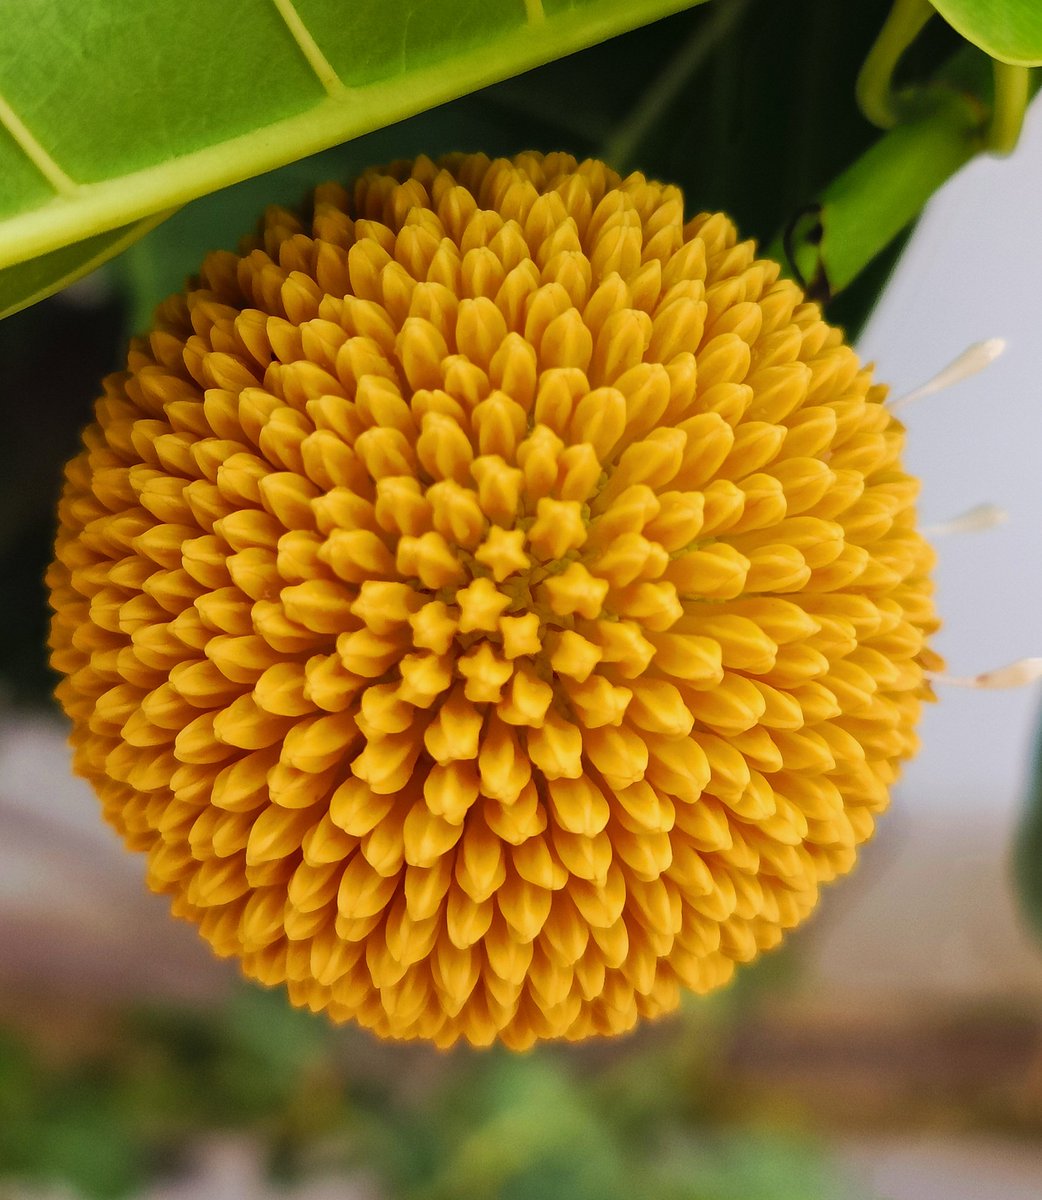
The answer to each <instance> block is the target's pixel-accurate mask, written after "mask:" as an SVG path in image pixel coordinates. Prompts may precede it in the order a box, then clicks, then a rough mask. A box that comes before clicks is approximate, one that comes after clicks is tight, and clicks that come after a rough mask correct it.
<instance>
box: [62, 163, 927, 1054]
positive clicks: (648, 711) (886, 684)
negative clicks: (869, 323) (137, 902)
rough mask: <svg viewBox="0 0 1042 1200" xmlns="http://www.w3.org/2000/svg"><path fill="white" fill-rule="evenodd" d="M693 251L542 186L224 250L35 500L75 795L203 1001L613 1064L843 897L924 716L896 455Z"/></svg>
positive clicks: (749, 277) (911, 556)
mask: <svg viewBox="0 0 1042 1200" xmlns="http://www.w3.org/2000/svg"><path fill="white" fill-rule="evenodd" d="M884 397H885V389H884V388H883V387H881V386H879V385H877V384H873V383H872V381H871V376H870V372H869V370H868V369H867V368H865V367H862V366H861V365H860V363H859V361H858V359H857V357H856V356H855V354H854V352H853V351H852V350H851V349H850V348H849V347H848V346H846V345H845V344H844V343H843V340H842V337H841V335H840V333H839V331H837V330H835V329H832V328H830V327H829V326H828V325H826V324H825V323H824V322H823V320H822V318H821V313H820V311H819V309H818V307H817V306H816V305H814V304H811V303H807V302H806V301H805V300H804V298H803V296H802V294H801V292H800V290H799V289H798V287H797V286H796V285H795V284H794V283H792V282H789V281H787V280H782V279H779V267H778V265H777V264H776V263H773V262H769V261H764V260H762V259H757V258H756V255H755V250H754V247H753V245H752V243H750V242H741V241H739V240H738V239H737V235H736V233H735V230H734V228H733V226H732V225H731V223H730V222H729V221H728V220H727V218H726V217H724V216H721V215H719V214H718V215H706V214H703V215H701V216H697V217H695V218H694V219H692V220H689V221H687V222H685V219H684V212H683V197H682V195H681V193H680V192H679V190H678V189H677V188H675V187H669V186H664V185H661V184H657V183H653V182H649V181H648V180H646V179H645V178H644V177H643V176H641V175H639V174H634V175H631V176H629V177H628V178H626V179H620V178H619V177H618V176H617V175H615V174H614V173H613V172H612V171H610V170H609V169H608V168H607V167H605V166H604V165H603V164H601V163H598V162H583V163H577V162H576V161H575V160H574V159H573V158H571V157H569V156H568V155H564V154H552V155H548V156H546V157H543V156H541V155H538V154H523V155H520V156H518V157H517V158H515V159H513V160H511V161H508V160H505V159H500V160H496V161H490V160H489V159H488V158H486V157H484V156H483V155H466V156H464V155H457V156H452V157H449V158H446V159H443V160H441V161H440V162H438V163H435V162H432V161H430V160H429V159H426V158H421V159H418V160H417V161H416V162H414V163H400V164H396V165H394V166H392V167H389V168H387V169H384V170H371V171H368V172H366V173H365V174H364V175H363V176H362V177H361V178H360V179H359V180H358V181H357V183H356V184H355V185H354V188H353V189H352V190H351V191H345V189H344V188H342V187H340V186H338V185H336V184H327V185H325V186H323V187H320V188H318V189H317V191H316V192H315V194H314V197H313V202H312V204H311V207H310V208H309V210H308V211H307V213H306V214H305V215H304V216H300V215H297V214H294V213H291V212H288V211H286V210H284V209H280V208H279V209H271V210H269V211H268V213H267V215H266V217H265V220H264V224H263V229H262V231H261V233H260V234H259V236H258V237H257V239H255V240H254V241H252V242H250V243H248V244H247V245H246V246H245V247H244V248H243V250H242V253H241V254H239V255H235V254H230V253H217V254H213V255H211V256H210V257H209V258H207V260H206V261H205V262H204V264H203V266H202V270H201V273H200V276H199V278H198V280H197V281H193V282H192V283H191V284H190V286H189V287H188V289H187V290H186V291H185V292H184V293H183V294H179V295H176V296H173V297H171V298H170V299H169V300H168V301H166V302H165V303H164V304H163V305H162V306H161V307H160V309H159V310H158V312H157V315H156V320H155V327H154V329H153V331H152V332H151V333H150V334H149V335H148V336H147V337H146V338H143V339H140V340H138V341H135V342H134V344H133V346H132V349H131V351H130V354H129V358H128V362H127V369H126V370H125V371H124V372H122V373H120V374H118V375H113V376H110V377H109V378H108V379H107V380H106V381H105V385H104V395H103V397H102V398H101V399H100V400H99V401H98V404H97V408H96V421H95V423H94V424H93V425H92V426H91V427H90V428H89V429H88V431H87V433H86V435H85V449H84V451H83V452H82V453H81V454H80V455H79V457H78V458H76V459H75V460H74V461H73V462H72V463H71V464H70V465H69V467H68V470H67V481H66V486H65V492H64V496H63V498H62V501H61V506H60V531H59V535H58V543H57V561H56V562H55V564H54V566H53V567H52V569H51V572H50V576H49V582H50V586H51V589H52V602H53V606H54V610H55V617H54V622H53V632H52V646H53V662H54V665H55V666H56V668H57V669H58V670H60V671H61V672H62V673H63V674H64V675H65V679H64V681H63V682H62V683H61V684H60V686H59V689H58V695H59V697H60V699H61V702H62V704H63V705H64V707H65V709H66V711H67V713H68V714H69V716H70V718H71V720H72V724H73V733H72V741H73V745H74V747H75V765H76V769H77V770H78V771H79V772H80V773H82V774H83V775H84V776H86V777H87V778H88V779H89V780H90V781H91V782H92V783H93V785H94V787H95V788H96V789H97V792H98V794H99V796H100V797H101V801H102V804H103V808H104V813H105V816H106V817H107V818H108V820H109V821H110V822H111V823H112V824H113V825H114V826H115V827H116V828H117V829H118V830H119V831H120V833H121V834H122V835H123V837H124V839H125V841H126V844H127V845H128V846H129V847H130V848H132V849H134V850H141V851H144V852H146V853H147V855H148V881H149V884H150V886H151V887H152V888H154V889H155V890H157V891H160V892H165V893H168V894H170V895H171V896H172V897H173V910H174V912H175V913H177V914H178V915H180V916H183V917H186V918H188V919H190V920H192V921H194V922H196V923H197V924H198V925H199V928H200V930H201V932H202V934H203V936H204V937H205V938H206V939H207V940H208V941H209V942H210V943H211V945H212V946H213V947H214V949H215V950H216V951H217V953H218V954H222V955H236V956H238V957H239V958H240V959H241V961H242V964H243V967H244V969H245V971H246V973H247V974H248V975H251V976H253V977H255V978H257V979H259V980H262V981H264V982H265V983H268V984H276V983H281V982H283V981H285V982H286V984H287V986H288V989H289V994H290V996H291V997H292V999H293V1000H294V1001H295V1002H297V1003H299V1004H303V1005H308V1006H310V1007H311V1008H313V1009H316V1010H319V1009H325V1010H326V1011H328V1013H329V1014H330V1016H331V1017H332V1018H333V1019H334V1020H347V1019H354V1020H357V1021H359V1022H360V1023H361V1024H363V1025H365V1026H368V1027H370V1028H372V1029H374V1030H375V1031H376V1032H377V1033H380V1034H382V1035H385V1036H390V1037H397V1038H415V1037H419V1038H428V1039H432V1040H434V1041H435V1042H437V1043H438V1044H440V1045H448V1044H450V1043H452V1042H454V1041H455V1040H457V1039H458V1038H461V1037H462V1038H466V1039H468V1040H469V1041H471V1042H474V1043H480V1044H484V1043H489V1042H492V1041H494V1040H495V1039H497V1038H499V1039H502V1040H503V1041H504V1042H506V1043H507V1044H508V1045H511V1046H514V1047H524V1046H528V1045H530V1044H531V1043H532V1042H534V1041H535V1040H537V1039H540V1038H550V1037H566V1038H572V1039H577V1038H584V1037H587V1036H589V1035H593V1034H613V1033H618V1032H620V1031H622V1030H626V1029H629V1028H630V1027H632V1026H633V1025H634V1023H635V1022H636V1021H637V1020H638V1018H640V1017H653V1016H656V1015H658V1014H660V1013H663V1012H667V1011H669V1010H671V1009H672V1008H674V1007H675V1006H676V1004H677V1002H678V998H679V992H680V989H681V988H690V989H694V990H695V991H698V992H705V991H708V990H710V989H712V988H715V987H718V986H719V985H721V984H723V983H724V982H725V981H726V980H728V979H729V978H730V976H731V974H732V971H733V970H734V966H735V964H736V963H740V962H746V961H748V960H750V959H752V958H754V957H755V956H756V954H757V953H758V952H759V951H761V950H765V949H767V948H769V947H772V946H774V945H776V944H777V943H778V942H779V940H780V939H781V938H782V936H783V934H784V932H785V930H787V929H790V928H792V927H793V926H795V925H796V924H797V923H798V922H799V921H800V920H802V919H803V918H804V917H805V916H806V915H807V914H808V913H809V912H810V911H811V909H812V908H813V907H814V905H815V902H816V900H817V897H818V890H819V885H820V884H821V883H823V882H825V881H827V880H830V879H832V878H833V877H835V876H836V875H839V874H842V873H844V872H846V871H848V870H849V869H850V867H851V866H852V864H853V862H854V858H855V850H856V847H857V846H858V844H859V843H861V842H863V841H864V840H865V839H866V838H867V837H869V835H870V834H871V832H872V828H873V822H874V819H875V816H876V814H877V813H878V812H879V811H880V810H881V809H883V808H884V807H885V805H886V803H887V796H888V789H889V787H890V785H891V784H892V783H893V781H894V779H895V777H896V775H897V772H898V769H899V765H900V763H901V762H902V760H904V759H905V758H907V757H908V756H909V755H910V754H911V753H912V752H913V750H914V749H915V744H916V743H915V734H914V732H913V727H914V725H915V721H916V718H917V715H918V711H919V706H920V701H921V700H922V699H923V698H925V697H928V696H929V695H930V689H929V684H928V679H927V676H926V674H925V672H926V669H927V668H932V667H934V666H936V665H937V660H936V659H935V657H933V656H932V655H931V653H930V651H928V650H927V649H926V648H925V646H924V640H925V637H926V636H927V635H928V634H929V633H930V632H932V631H933V630H934V628H935V626H936V621H935V618H934V615H933V611H932V607H931V602H930V591H931V587H930V583H929V579H928V571H929V568H930V565H931V561H932V558H931V551H930V550H929V548H928V547H927V545H926V543H925V542H924V540H923V539H922V538H921V536H920V535H919V534H918V533H917V531H916V528H915V513H914V507H913V504H914V498H915V494H916V487H917V485H916V482H915V481H914V480H913V479H911V478H909V476H908V475H906V474H905V473H904V472H903V471H902V469H901V465H900V454H901V450H902V444H903V437H904V435H903V428H902V426H901V425H900V423H899V422H898V421H897V419H896V418H894V417H893V416H892V415H891V414H890V413H889V412H888V410H887V409H886V408H885V407H884V406H883V403H882V402H883V399H884Z"/></svg>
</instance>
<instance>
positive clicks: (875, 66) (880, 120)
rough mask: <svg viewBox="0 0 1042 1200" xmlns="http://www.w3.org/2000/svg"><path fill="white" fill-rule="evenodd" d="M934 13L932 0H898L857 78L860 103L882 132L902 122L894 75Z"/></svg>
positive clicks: (864, 111) (858, 100) (863, 110)
mask: <svg viewBox="0 0 1042 1200" xmlns="http://www.w3.org/2000/svg"><path fill="white" fill-rule="evenodd" d="M933 13H934V7H933V5H932V4H930V3H929V0H894V7H893V8H892V9H891V10H890V15H889V16H888V17H887V19H886V23H885V24H884V25H883V28H882V29H881V30H880V33H879V37H878V38H876V41H875V44H874V45H873V46H872V49H871V50H870V51H869V52H868V57H867V58H866V59H865V65H864V66H863V67H862V68H861V73H860V74H859V75H858V77H857V84H856V94H857V102H858V105H859V106H860V108H861V111H862V112H863V113H864V114H865V116H866V117H867V118H868V119H869V120H870V121H871V122H872V124H873V125H878V126H879V128H880V129H892V128H893V127H894V126H895V125H896V124H897V123H898V121H899V119H900V112H899V105H898V102H897V97H896V96H895V94H894V87H893V84H894V71H895V70H896V69H897V64H898V63H899V62H900V61H901V56H902V55H903V54H904V52H905V51H906V50H907V49H908V47H909V46H910V45H911V44H912V42H914V41H915V39H916V38H917V37H918V36H919V33H920V31H921V30H922V28H923V26H924V25H925V24H926V22H927V21H928V20H929V19H930V17H932V16H933Z"/></svg>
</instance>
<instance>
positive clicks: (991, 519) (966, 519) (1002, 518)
mask: <svg viewBox="0 0 1042 1200" xmlns="http://www.w3.org/2000/svg"><path fill="white" fill-rule="evenodd" d="M1008 520H1009V513H1008V512H1006V510H1005V509H1004V508H999V506H998V505H997V504H978V505H976V506H975V507H974V508H969V509H967V510H966V512H964V513H960V514H959V515H958V516H957V517H952V519H951V520H950V521H942V522H941V523H940V524H939V525H924V526H923V530H922V531H923V533H925V534H926V536H927V537H938V536H943V535H944V534H946V533H982V532H984V531H985V530H988V529H994V528H995V527H996V526H998V525H1004V524H1005V523H1006V522H1007V521H1008Z"/></svg>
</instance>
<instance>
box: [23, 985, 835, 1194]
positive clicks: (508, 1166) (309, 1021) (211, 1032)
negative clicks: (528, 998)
mask: <svg viewBox="0 0 1042 1200" xmlns="http://www.w3.org/2000/svg"><path fill="white" fill-rule="evenodd" d="M734 1036H735V1031H734V1028H733V1027H732V1009H731V1006H730V1005H729V1003H728V1000H727V997H726V996H724V997H717V998H715V999H713V1000H711V1001H709V1002H708V1003H703V1004H699V1005H698V1006H696V1007H693V1008H692V1010H691V1011H690V1012H689V1013H688V1014H687V1015H686V1016H684V1017H681V1018H678V1019H676V1020H673V1021H671V1022H669V1023H667V1024H665V1025H663V1026H660V1027H658V1028H657V1029H653V1030H646V1031H644V1034H643V1035H641V1036H640V1037H638V1038H635V1039H631V1040H627V1041H623V1042H621V1043H616V1044H614V1045H611V1046H604V1045H600V1046H589V1047H584V1048H578V1049H576V1048H564V1047H549V1048H547V1047H544V1048H543V1049H542V1050H540V1051H538V1052H536V1053H533V1054H530V1055H521V1056H519V1055H511V1054H509V1053H507V1052H505V1051H500V1050H495V1051H491V1052H473V1051H469V1050H467V1049H465V1048H461V1049H459V1050H457V1051H455V1052H454V1053H452V1054H451V1055H448V1056H445V1055H442V1054H439V1053H438V1052H436V1051H434V1050H432V1049H430V1048H428V1047H403V1046H395V1045H389V1044H386V1043H379V1042H376V1041H375V1040H374V1039H372V1038H371V1037H369V1036H368V1035H365V1034H361V1033H359V1032H358V1031H357V1030H353V1029H349V1028H348V1029H340V1030H337V1029H335V1028H333V1027H332V1026H331V1025H329V1023H328V1022H327V1021H325V1020H324V1019H320V1018H315V1017H312V1016H310V1014H307V1013H301V1012H298V1011H296V1010H293V1009H291V1008H290V1007H289V1005H288V1003H287V1002H286V1000H285V999H284V997H283V996H282V994H281V993H280V992H265V991H262V990H260V989H257V988H253V987H246V986H244V987H242V988H241V989H239V990H237V991H236V993H235V994H234V995H233V997H232V998H231V1000H230V1001H228V1002H227V1003H225V1004H223V1005H221V1006H219V1007H217V1008H214V1009H210V1010H209V1011H202V1010H196V1009H193V1010H168V1009H153V1010H148V1011H141V1012H137V1013H135V1014H132V1015H130V1016H129V1017H127V1018H126V1019H124V1020H122V1021H120V1022H119V1023H118V1024H117V1025H116V1026H115V1027H114V1028H113V1029H112V1030H111V1031H110V1035H109V1044H108V1045H107V1046H105V1045H102V1046H99V1047H98V1048H96V1049H95V1050H93V1051H92V1052H90V1053H89V1054H82V1053H81V1054H73V1055H72V1056H71V1057H70V1056H69V1055H68V1054H66V1055H65V1056H64V1057H63V1058H61V1059H58V1060H55V1057H54V1055H53V1054H52V1055H48V1056H47V1058H46V1059H45V1058H44V1057H43V1056H41V1055H39V1054H38V1053H36V1052H31V1051H30V1050H28V1049H27V1048H26V1046H25V1044H23V1043H22V1042H20V1041H19V1040H17V1039H15V1038H13V1037H11V1036H7V1037H4V1036H0V1193H2V1192H3V1185H4V1182H5V1181H6V1180H8V1179H17V1180H24V1181H34V1182H36V1183H38V1184H41V1185H47V1186H62V1185H65V1186H71V1187H73V1188H75V1189H76V1190H77V1192H78V1193H80V1194H81V1195H82V1196H84V1197H85V1198H87V1200H95V1198H96V1200H110V1198H115V1197H121V1196H125V1195H128V1194H130V1193H131V1192H133V1191H137V1190H140V1189H141V1188H142V1187H143V1186H145V1185H146V1184H147V1183H148V1182H149V1181H150V1180H151V1179H153V1178H155V1177H156V1175H157V1173H158V1172H160V1171H161V1169H162V1168H163V1166H164V1164H165V1165H167V1166H169V1165H170V1164H176V1163H178V1162H179V1161H183V1160H184V1157H185V1153H186V1151H187V1150H189V1149H190V1147H191V1146H192V1144H193V1142H194V1141H195V1140H196V1139H201V1140H211V1139H212V1138H213V1137H214V1136H215V1135H219V1134H220V1133H222V1132H227V1131H231V1130H234V1131H237V1133H240V1134H246V1135H248V1136H249V1137H251V1138H252V1139H253V1140H254V1141H255V1142H256V1144H257V1146H258V1149H259V1151H260V1152H261V1153H265V1152H266V1153H267V1156H268V1164H269V1168H270V1171H271V1173H272V1174H273V1175H274V1174H276V1173H278V1174H280V1175H281V1177H282V1178H283V1179H290V1180H292V1179H297V1178H299V1177H300V1176H302V1175H304V1174H306V1172H307V1170H308V1168H309V1164H314V1163H320V1164H321V1165H322V1166H323V1168H324V1169H325V1170H333V1171H336V1170H344V1171H351V1170H362V1171H364V1172H365V1173H366V1174H367V1175H369V1176H370V1177H375V1178H376V1179H377V1180H378V1181H379V1183H380V1186H381V1188H382V1194H384V1195H386V1196H387V1197H388V1200H633V1198H634V1197H638V1196H639V1197H640V1198H641V1200H854V1198H853V1196H852V1194H851V1193H850V1191H849V1190H845V1189H843V1188H841V1187H840V1184H839V1182H838V1181H837V1180H836V1179H835V1178H834V1176H833V1175H832V1172H831V1170H830V1168H829V1165H828V1162H827V1160H826V1159H825V1158H824V1157H823V1155H822V1153H821V1150H820V1148H819V1147H817V1146H816V1145H814V1144H813V1143H811V1142H809V1141H808V1140H807V1139H806V1138H805V1137H804V1136H802V1135H801V1134H799V1133H797V1132H791V1131H789V1132H786V1131H784V1130H781V1131H776V1132H774V1133H770V1134H768V1133H764V1132H754V1131H751V1130H748V1129H744V1128H741V1127H738V1126H734V1125H729V1124H725V1123H722V1122H721V1116H722V1106H723V1103H724V1098H725V1096H726V1091H727V1088H726V1082H725V1072H726V1066H725V1064H726V1058H727V1055H728V1054H729V1053H730V1046H731V1039H732V1038H733V1037H734Z"/></svg>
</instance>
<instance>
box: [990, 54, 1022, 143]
mask: <svg viewBox="0 0 1042 1200" xmlns="http://www.w3.org/2000/svg"><path fill="white" fill-rule="evenodd" d="M993 69H994V72H995V103H994V106H993V107H992V111H991V124H990V126H989V127H988V149H989V150H991V151H992V152H993V153H994V154H1011V153H1012V152H1013V150H1014V148H1015V147H1016V144H1017V141H1018V140H1019V138H1020V130H1021V127H1022V126H1023V124H1024V110H1025V109H1026V108H1027V103H1028V95H1029V93H1030V90H1031V74H1030V70H1029V69H1028V68H1027V67H1021V66H1014V65H1013V64H1011V63H1004V62H999V60H998V59H995V61H994V64H993Z"/></svg>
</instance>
